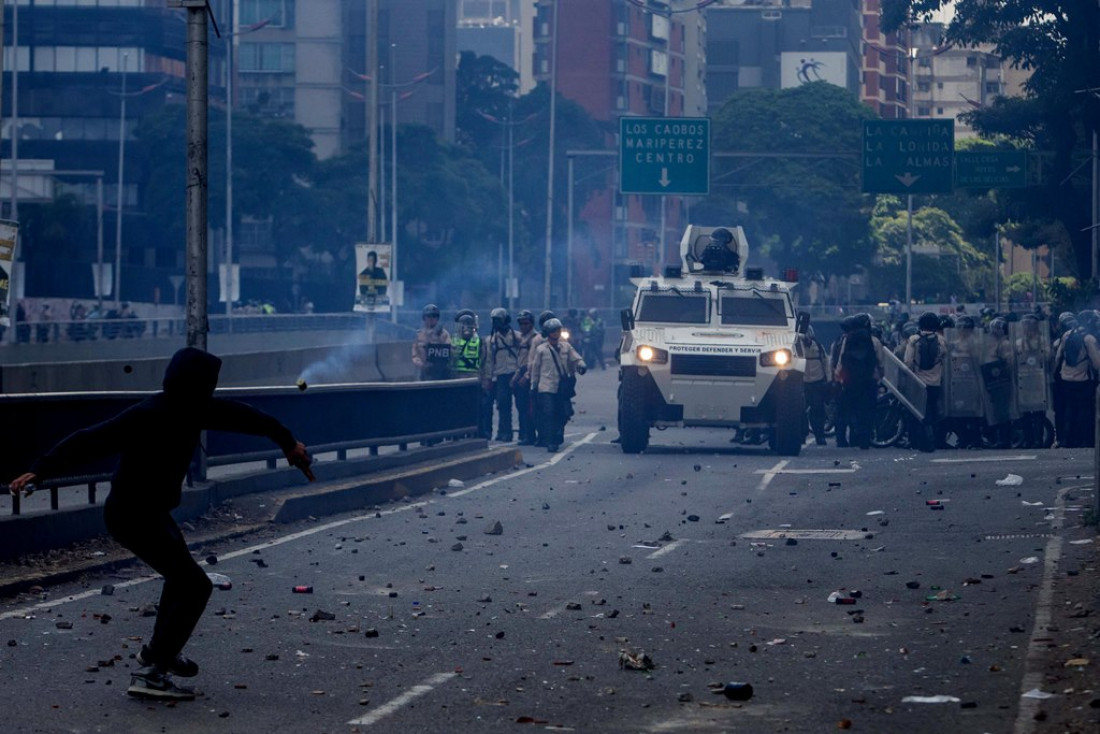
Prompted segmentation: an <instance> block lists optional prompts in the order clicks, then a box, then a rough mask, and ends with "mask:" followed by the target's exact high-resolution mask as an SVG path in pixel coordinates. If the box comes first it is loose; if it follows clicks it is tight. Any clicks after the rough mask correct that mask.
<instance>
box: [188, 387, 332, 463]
mask: <svg viewBox="0 0 1100 734" xmlns="http://www.w3.org/2000/svg"><path fill="white" fill-rule="evenodd" d="M204 426H205V427H206V428H208V429H211V430H214V431H231V432H233V433H247V434H249V435H252V436H266V437H267V438H270V439H271V440H272V441H274V442H275V443H276V444H277V445H278V446H279V448H281V449H282V450H283V454H284V455H286V460H287V461H288V462H290V464H291V466H296V467H298V468H299V469H300V470H301V471H302V473H303V474H305V476H306V478H307V479H309V481H311V482H312V481H313V480H314V477H313V471H312V470H311V469H310V468H309V465H310V464H311V463H312V459H311V458H310V456H309V452H308V451H306V447H305V444H303V443H302V442H301V441H298V440H296V439H295V438H294V434H292V433H291V432H290V429H288V428H287V427H286V426H284V425H283V424H282V423H280V422H279V421H278V419H276V418H275V417H273V416H270V415H268V414H267V413H265V412H263V411H262V410H259V409H258V408H254V407H252V406H251V405H248V404H247V403H242V402H238V401H236V400H225V399H222V398H213V399H211V406H210V411H209V414H208V415H207V417H206V420H205V421H204Z"/></svg>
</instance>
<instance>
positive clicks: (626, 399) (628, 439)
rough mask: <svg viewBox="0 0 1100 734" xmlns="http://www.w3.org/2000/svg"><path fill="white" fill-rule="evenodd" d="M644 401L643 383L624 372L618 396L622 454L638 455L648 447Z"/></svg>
mask: <svg viewBox="0 0 1100 734" xmlns="http://www.w3.org/2000/svg"><path fill="white" fill-rule="evenodd" d="M645 400H646V389H645V383H643V382H642V379H641V378H640V377H638V375H636V374H633V373H632V372H625V373H624V374H623V385H622V391H621V392H620V394H619V433H620V434H621V438H622V444H621V445H622V449H623V453H624V454H638V453H641V452H642V451H645V449H646V447H647V446H649V420H648V419H647V418H646V409H645Z"/></svg>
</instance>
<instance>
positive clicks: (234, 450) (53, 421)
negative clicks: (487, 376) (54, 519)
mask: <svg viewBox="0 0 1100 734" xmlns="http://www.w3.org/2000/svg"><path fill="white" fill-rule="evenodd" d="M480 391H481V388H480V385H479V384H478V381H477V380H476V379H460V380H441V381H434V382H414V383H396V384H383V383H358V384H346V385H325V386H319V387H315V388H310V389H308V390H306V391H304V392H302V391H299V390H297V389H287V388H230V389H225V390H218V391H217V393H216V395H217V396H219V397H226V398H231V399H235V400H241V401H243V402H247V403H249V404H250V405H253V406H255V407H257V408H259V409H260V410H263V411H264V412H266V413H269V414H271V415H273V416H275V417H276V418H278V419H279V420H280V421H282V422H283V423H284V424H286V425H288V426H290V427H291V428H292V429H293V431H294V434H295V436H297V437H298V438H299V439H300V440H301V441H303V442H304V443H306V444H307V446H309V449H310V451H311V452H312V453H315V454H316V453H327V452H336V454H337V458H338V459H339V460H345V459H346V458H347V452H348V451H350V450H354V449H363V448H366V449H368V450H369V451H370V453H371V454H372V455H374V454H377V452H378V449H379V448H380V447H385V446H394V447H397V448H398V450H400V451H406V450H408V446H409V444H412V443H415V442H431V441H438V440H443V439H457V438H464V437H467V436H473V435H475V434H476V432H477V411H478V404H479V400H480ZM150 394H152V393H61V394H30V395H28V394H24V395H0V425H2V426H4V428H5V430H4V434H5V436H4V441H5V450H4V452H3V453H0V476H2V477H5V478H13V477H16V476H18V475H20V474H21V473H23V472H25V471H27V469H28V467H29V466H30V464H31V462H32V461H33V459H34V458H35V457H37V456H40V455H41V454H42V453H44V452H45V451H47V450H48V449H49V448H50V447H51V446H53V445H54V444H55V443H57V442H58V441H59V440H61V439H62V438H64V437H65V436H67V435H69V434H70V433H72V432H73V431H76V430H78V429H81V428H85V427H87V426H90V425H94V424H96V423H99V422H101V421H103V420H106V419H107V418H110V417H111V416H113V415H115V414H117V413H118V412H120V411H122V410H124V409H125V408H127V407H129V406H131V405H133V404H135V403H137V402H139V401H140V400H143V399H144V398H146V397H148V396H149V395H150ZM281 457H282V451H280V450H278V449H274V448H272V446H271V443H270V442H269V441H267V439H264V438H260V437H256V436H246V435H242V434H235V433H223V432H219V431H211V432H209V433H207V434H206V440H205V443H204V447H203V451H202V458H203V460H202V461H196V462H193V463H192V468H191V472H190V476H189V479H194V480H199V481H201V480H203V479H205V466H225V465H231V464H243V463H250V462H257V461H264V462H267V465H268V467H269V468H272V469H273V468H274V467H275V463H276V460H277V459H279V458H281ZM113 464H114V459H113V457H112V458H108V459H103V460H100V461H98V462H96V463H93V464H89V465H88V466H87V467H85V468H86V469H87V471H86V472H85V473H82V474H78V475H72V476H68V477H61V478H57V479H51V480H49V481H45V482H42V483H40V484H39V488H40V489H42V490H47V491H49V492H50V507H51V509H53V510H56V509H58V506H59V496H58V492H59V490H61V489H62V488H67V487H85V488H86V491H87V498H88V503H89V504H95V502H96V499H97V496H96V486H97V484H98V483H99V482H104V481H108V480H109V479H110V476H111V471H112V469H113ZM4 491H7V487H6V485H5V486H4ZM12 499H13V502H12V514H14V515H18V514H20V502H19V498H18V497H13V498H12Z"/></svg>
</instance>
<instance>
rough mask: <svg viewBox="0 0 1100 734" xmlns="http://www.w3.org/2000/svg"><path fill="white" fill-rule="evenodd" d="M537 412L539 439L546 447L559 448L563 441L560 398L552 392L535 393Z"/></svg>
mask: <svg viewBox="0 0 1100 734" xmlns="http://www.w3.org/2000/svg"><path fill="white" fill-rule="evenodd" d="M535 400H536V401H537V402H538V411H539V419H540V423H539V439H541V441H542V442H543V443H545V444H546V446H548V447H549V446H561V445H562V443H564V441H565V418H564V417H563V411H562V398H561V397H560V396H559V395H558V394H557V393H553V392H540V393H536V397H535Z"/></svg>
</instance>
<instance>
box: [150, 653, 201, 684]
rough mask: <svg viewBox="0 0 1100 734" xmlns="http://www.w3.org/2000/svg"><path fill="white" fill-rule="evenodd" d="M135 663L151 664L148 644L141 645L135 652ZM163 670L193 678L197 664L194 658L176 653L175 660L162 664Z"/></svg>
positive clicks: (196, 670) (151, 658)
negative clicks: (139, 650) (136, 652)
mask: <svg viewBox="0 0 1100 734" xmlns="http://www.w3.org/2000/svg"><path fill="white" fill-rule="evenodd" d="M137 664H138V665H140V666H141V667H143V668H148V667H150V666H152V665H153V656H152V655H151V654H150V652H149V646H148V645H142V646H141V652H139V653H138V654H137ZM164 672H166V673H170V674H172V675H178V676H179V677H180V678H194V677H195V676H196V675H198V674H199V664H198V663H196V662H195V661H194V660H188V659H187V658H185V657H184V656H183V655H177V656H176V659H175V660H173V661H172V662H171V663H170V664H169V665H166V666H164Z"/></svg>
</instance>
